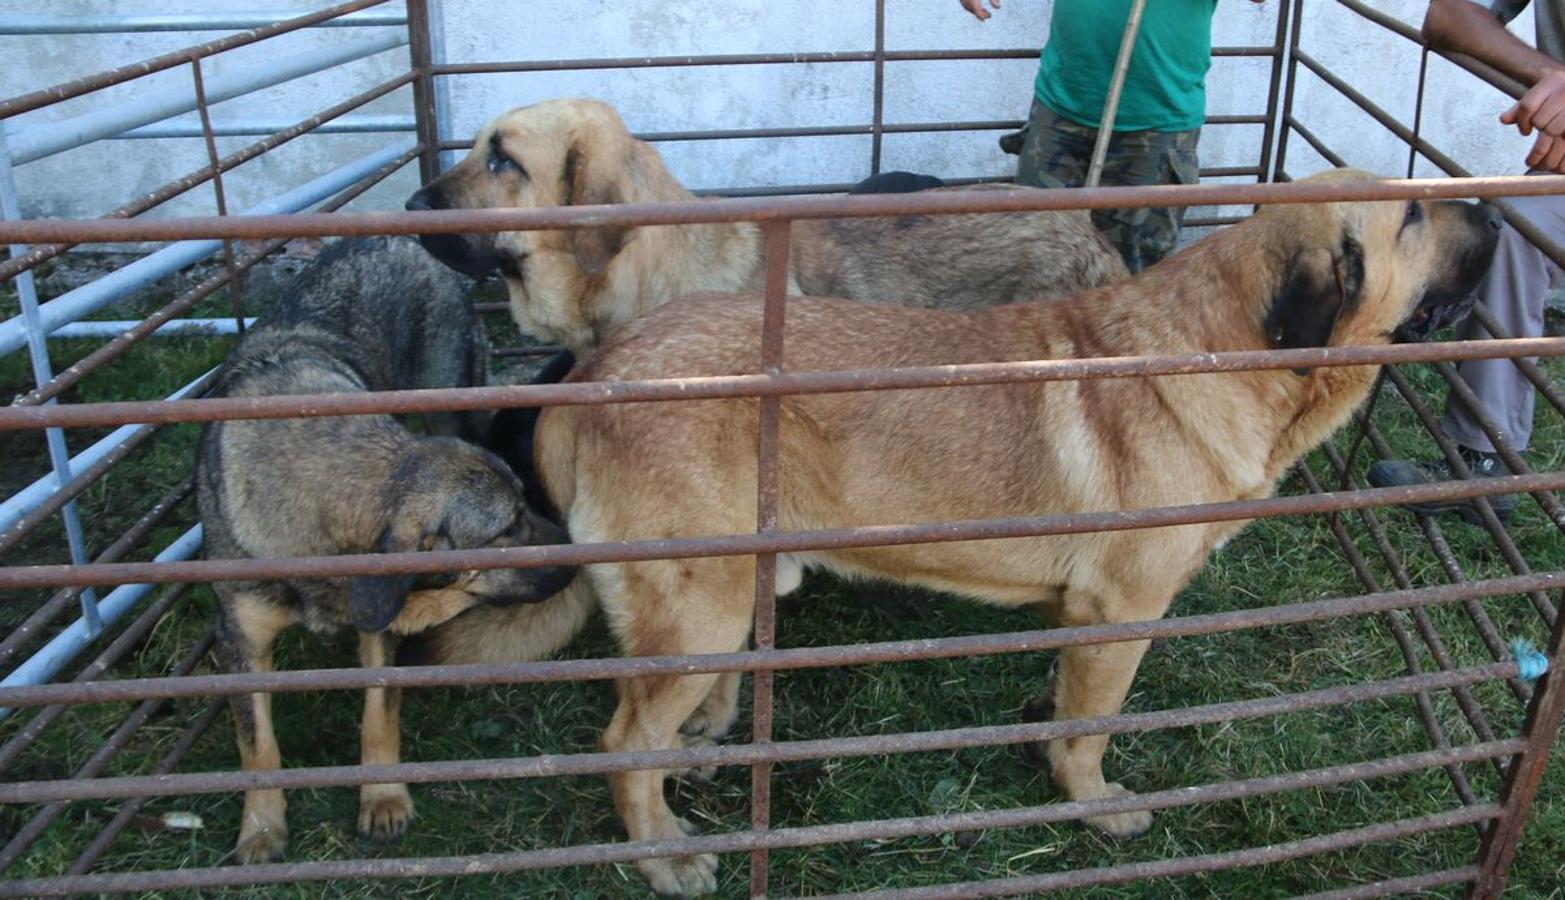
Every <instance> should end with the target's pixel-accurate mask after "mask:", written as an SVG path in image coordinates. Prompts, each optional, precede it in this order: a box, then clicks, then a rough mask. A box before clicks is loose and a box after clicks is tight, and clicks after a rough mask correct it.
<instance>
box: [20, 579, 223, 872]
mask: <svg viewBox="0 0 1565 900" xmlns="http://www.w3.org/2000/svg"><path fill="white" fill-rule="evenodd" d="M182 593H184V592H183V591H179V592H177V593H176V592H174V591H170V592H169V593H168V594H167V595H165V597H164V601H170V602H171V601H172V599H173V598H174V597H177V596H178V594H182ZM164 601H159V603H160V605H161V606H162V609H160V610H159V615H161V614H162V612H165V611H167V609H168V606H169V604H168V603H164ZM154 621H155V620H154ZM138 624H139V623H138ZM132 627H133V628H134V627H135V626H132ZM148 627H149V628H150V625H149V626H148ZM128 632H129V630H128V629H127V633H128ZM214 640H215V634H214V633H213V632H211V631H208V632H207V634H206V635H205V636H204V637H203V638H202V639H201V640H199V641H197V642H196V645H195V646H194V647H192V648H191V650H190V652H188V653H186V654H185V656H184V657H183V658H182V659H181V660H180V661H179V664H178V665H177V666H175V668H174V674H175V675H184V674H187V673H189V672H190V671H191V670H192V669H194V668H195V667H196V664H197V663H199V662H200V661H201V659H202V657H204V656H206V654H207V651H208V650H210V649H211V648H212V643H213V641H214ZM116 643H118V642H116ZM100 659H101V657H100ZM84 674H85V673H84ZM164 702H165V701H163V700H147V701H144V702H143V703H141V704H140V705H139V706H137V707H136V709H135V710H134V711H132V712H131V714H130V715H129V716H127V717H125V720H124V721H123V722H121V723H120V725H119V727H118V728H116V729H115V730H114V732H113V733H112V734H110V735H109V737H108V739H107V740H106V741H104V743H103V744H101V745H99V747H98V749H97V750H95V751H94V752H93V754H92V755H91V756H90V757H88V758H87V761H86V762H84V763H82V764H81V766H80V767H78V768H77V770H76V771H75V773H73V774H72V775H71V777H72V778H81V779H88V778H94V777H96V776H97V775H98V773H99V772H102V771H103V770H104V769H105V768H106V767H107V766H108V765H109V763H110V762H112V761H113V760H114V757H116V756H118V755H119V753H120V751H121V750H124V749H125V745H126V744H128V743H130V739H131V737H132V736H134V735H135V733H136V732H137V731H139V730H140V729H141V726H143V725H145V724H146V723H147V721H148V720H149V719H151V718H152V715H153V714H154V713H156V712H157V711H158V709H159V708H160V707H162V705H163V703H164ZM214 705H215V704H214ZM47 711H48V710H45V712H47ZM36 721H37V720H36V719H34V722H36ZM32 726H33V722H29V723H28V727H29V728H31V727H32ZM38 731H42V727H40V728H39V729H38ZM20 736H21V735H18V737H20ZM34 737H36V732H35V733H34ZM8 746H9V745H8ZM7 762H10V760H7ZM0 768H4V766H0ZM68 805H69V804H68V803H65V802H58V803H50V804H47V805H45V806H44V808H43V809H40V810H39V811H38V812H37V813H36V814H35V815H34V816H33V817H32V818H31V819H29V820H28V822H27V824H26V825H24V826H22V827H21V828H19V829H17V832H16V835H15V836H14V837H12V838H11V839H10V840H9V841H8V842H7V843H6V845H5V847H4V848H0V872H4V871H5V870H6V869H9V868H10V867H11V865H12V864H13V863H15V862H16V861H17V859H19V858H21V856H22V854H24V853H26V852H27V850H28V848H30V847H32V845H33V844H34V843H35V842H36V841H37V840H38V838H39V837H41V836H42V835H43V833H44V832H45V831H47V830H48V828H49V826H50V825H52V824H54V822H55V820H57V819H59V817H60V815H61V814H62V813H64V812H65V808H66V806H68Z"/></svg>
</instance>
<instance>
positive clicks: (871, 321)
mask: <svg viewBox="0 0 1565 900" xmlns="http://www.w3.org/2000/svg"><path fill="white" fill-rule="evenodd" d="M1325 177H1335V178H1343V179H1362V178H1367V177H1368V176H1365V175H1363V174H1361V173H1345V174H1334V175H1328V176H1325ZM1497 233H1498V218H1497V217H1496V216H1495V215H1494V214H1493V212H1492V211H1490V210H1488V209H1486V208H1483V207H1480V206H1473V205H1466V204H1461V203H1453V202H1441V203H1428V202H1424V201H1413V202H1389V201H1388V202H1373V203H1331V204H1319V205H1281V206H1272V207H1267V208H1264V209H1262V210H1261V211H1260V212H1258V213H1257V214H1256V215H1255V216H1253V217H1252V218H1250V219H1249V220H1247V221H1245V222H1243V223H1240V224H1238V225H1235V226H1233V227H1232V228H1229V229H1226V230H1223V231H1220V232H1218V233H1216V234H1214V235H1212V236H1210V237H1208V238H1207V239H1205V240H1204V241H1202V242H1200V243H1199V244H1197V245H1195V246H1193V247H1192V248H1190V249H1189V250H1187V251H1185V252H1183V253H1181V254H1179V255H1177V256H1174V257H1172V258H1170V259H1168V260H1166V261H1164V262H1163V263H1160V264H1159V265H1157V266H1154V267H1152V268H1151V269H1149V270H1147V271H1146V272H1144V273H1142V274H1141V275H1139V276H1137V277H1135V278H1133V279H1131V280H1128V281H1124V282H1120V283H1117V284H1113V285H1110V286H1108V287H1105V288H1099V289H1096V290H1091V291H1087V292H1084V293H1082V294H1079V295H1077V296H1075V297H1073V298H1069V299H1065V300H1058V301H1052V302H1047V303H1025V304H1015V305H1010V306H1001V307H994V308H989V309H980V310H973V311H967V312H948V311H939V310H921V309H905V308H899V307H893V306H875V305H869V304H861V303H853V302H849V301H844V300H836V299H828V298H807V297H806V298H796V299H790V300H789V302H788V308H787V336H786V352H787V367H788V369H789V370H791V371H815V370H834V369H849V368H868V367H882V366H907V365H930V364H961V363H979V362H991V361H995V360H1036V359H1079V358H1090V357H1117V356H1136V355H1160V354H1180V353H1192V352H1210V351H1238V350H1263V349H1268V348H1276V347H1313V346H1326V345H1339V344H1356V345H1363V344H1384V343H1387V342H1390V341H1392V340H1394V339H1395V338H1397V337H1403V338H1408V337H1420V336H1423V335H1424V334H1427V333H1428V331H1430V330H1432V329H1433V328H1435V327H1438V326H1440V325H1443V324H1447V323H1448V322H1449V321H1451V319H1452V317H1453V316H1455V315H1456V314H1458V312H1459V311H1460V310H1461V308H1462V307H1463V306H1464V305H1465V304H1466V303H1467V302H1468V301H1469V294H1470V292H1471V290H1472V288H1473V286H1474V285H1475V284H1476V283H1477V281H1478V279H1479V278H1480V277H1481V276H1482V275H1483V273H1484V271H1485V270H1486V269H1487V268H1488V266H1489V263H1490V260H1491V257H1492V256H1493V252H1494V246H1495V241H1496V236H1497ZM760 324H761V304H760V303H759V301H758V300H756V299H754V298H750V299H748V300H745V299H736V298H733V297H708V298H692V299H689V300H683V301H680V302H677V303H671V304H669V305H667V306H664V307H663V308H661V309H659V310H657V311H655V312H653V313H652V314H651V315H649V316H647V317H646V318H643V319H641V320H639V321H637V322H634V323H632V324H630V325H627V326H626V327H625V328H623V329H621V330H620V331H619V332H617V333H616V335H615V336H614V338H613V339H612V340H611V341H610V342H609V343H608V344H607V345H605V346H604V347H602V348H601V349H600V350H599V352H598V353H597V354H596V356H594V357H593V358H592V359H591V360H589V361H588V362H587V363H586V364H585V365H583V366H581V367H579V370H578V371H577V372H576V373H575V374H574V375H573V378H574V379H576V380H580V381H629V380H633V379H643V378H669V377H688V376H696V375H726V374H736V373H743V372H754V371H756V370H757V366H758V365H759V359H760V349H759V335H760ZM867 335H873V339H866V337H865V336H867ZM1375 375H1376V370H1375V367H1373V366H1360V367H1351V368H1323V369H1310V370H1299V371H1297V372H1296V371H1290V370H1286V369H1284V370H1271V371H1256V372H1237V373H1225V374H1206V375H1184V376H1174V377H1161V378H1116V379H1103V380H1082V381H1056V382H1045V383H1031V384H1003V385H983V386H969V387H952V388H938V389H928V390H905V391H889V392H886V391H882V392H860V393H845V394H821V395H814V396H798V397H787V398H784V399H783V400H782V403H781V412H782V416H781V432H780V438H781V452H780V463H779V464H780V467H781V468H780V473H781V501H780V508H779V528H780V529H781V530H789V531H792V530H802V529H816V528H840V527H844V526H854V525H878V524H888V523H909V522H930V521H939V520H956V519H977V518H985V517H995V516H1038V515H1050V514H1064V513H1083V512H1099V511H1111V510H1126V509H1144V508H1149V507H1160V506H1175V505H1183V504H1195V503H1212V502H1218V501H1232V500H1247V499H1255V498H1260V497H1266V496H1268V495H1270V494H1271V493H1272V491H1273V488H1274V485H1275V484H1276V482H1277V481H1278V479H1279V478H1280V477H1281V476H1282V475H1283V474H1284V473H1285V472H1286V471H1287V470H1288V468H1289V467H1290V466H1291V465H1292V464H1293V463H1294V462H1295V461H1296V460H1298V459H1299V458H1300V457H1301V456H1302V455H1303V454H1305V453H1306V452H1308V451H1309V450H1311V449H1312V448H1314V447H1315V446H1316V445H1318V444H1319V443H1321V442H1322V441H1323V440H1325V439H1326V438H1327V437H1328V436H1330V435H1331V434H1332V432H1334V431H1335V430H1336V429H1337V428H1338V427H1339V426H1341V425H1342V424H1343V423H1344V422H1346V421H1347V419H1348V417H1349V415H1350V414H1351V413H1352V411H1353V410H1354V409H1355V408H1356V407H1357V406H1359V405H1360V404H1361V403H1362V402H1363V401H1364V400H1365V398H1366V396H1367V395H1368V392H1369V389H1370V386H1371V384H1372V383H1373V381H1374V378H1375ZM756 423H757V401H755V400H703V401H688V402H677V403H661V404H654V403H634V404H624V405H612V406H581V407H555V408H552V409H549V410H546V411H545V412H544V414H543V416H542V419H541V420H540V422H539V426H538V427H539V430H538V437H537V450H538V462H539V470H540V475H541V476H542V478H543V481H544V486H545V488H546V489H547V491H548V492H549V494H550V495H551V497H552V499H553V501H554V503H555V504H556V505H557V506H558V508H559V509H560V510H561V511H562V512H563V513H564V514H565V519H566V524H567V527H568V528H569V530H570V532H571V536H572V539H573V540H575V541H578V542H590V541H618V540H638V539H649V538H675V537H693V536H700V535H718V534H728V533H743V532H750V531H753V530H754V528H755V522H756V507H755V497H756V432H757V425H756ZM1241 527H1243V523H1242V522H1214V523H1210V524H1198V525H1187V526H1179V527H1168V528H1156V529H1145V530H1135V531H1119V532H1109V533H1094V534H1072V535H1054V536H1045V537H1032V538H1015V539H1005V540H992V541H971V542H962V543H946V544H927V545H914V546H899V547H880V548H872V549H851V550H821V551H814V552H810V553H802V554H790V555H783V556H780V557H779V558H778V575H777V590H778V593H780V594H781V593H786V592H788V591H789V590H791V589H793V588H794V587H796V586H797V585H798V583H799V581H800V577H801V574H802V572H803V570H804V569H805V568H808V567H819V568H826V569H831V570H833V571H836V572H841V573H845V574H848V575H852V576H863V577H872V578H881V579H887V580H890V581H896V582H902V583H908V584H916V585H922V586H925V587H929V588H934V589H937V590H941V591H949V592H951V593H955V594H961V595H965V596H968V597H972V598H974V599H977V600H981V601H984V602H988V603H993V604H999V605H1003V606H1033V605H1041V606H1042V607H1043V608H1044V610H1045V611H1046V613H1047V614H1048V617H1049V619H1050V621H1051V622H1052V623H1054V624H1056V625H1058V626H1078V625H1092V624H1100V623H1111V622H1130V621H1140V620H1149V619H1156V618H1158V617H1160V616H1162V615H1163V613H1164V611H1165V610H1167V608H1168V606H1169V603H1170V602H1171V601H1172V599H1173V598H1174V595H1175V594H1176V593H1177V592H1178V591H1179V590H1180V589H1182V588H1183V587H1184V585H1185V584H1186V582H1187V581H1188V580H1189V579H1190V577H1191V576H1192V575H1193V574H1194V573H1195V572H1196V571H1197V570H1198V569H1199V568H1200V567H1201V565H1202V564H1203V562H1204V561H1205V560H1206V558H1207V555H1208V554H1209V553H1211V551H1212V550H1213V549H1214V548H1215V547H1217V546H1218V545H1219V544H1221V543H1222V542H1223V541H1225V540H1227V539H1228V538H1229V537H1231V536H1232V535H1233V534H1234V533H1235V532H1236V531H1238V530H1239V529H1240V528H1241ZM754 574H755V563H754V560H753V558H751V557H727V558H705V559H684V560H667V561H655V562H635V563H608V564H602V565H594V566H589V567H587V569H586V576H585V577H578V578H577V580H576V582H575V583H574V585H573V587H572V589H571V590H569V591H567V592H565V593H564V594H562V595H561V596H560V597H558V598H556V599H554V600H550V601H548V602H546V603H544V604H540V605H538V606H534V607H526V608H517V609H514V610H501V609H476V610H473V611H471V612H469V613H465V614H463V615H462V616H459V617H457V618H456V619H453V620H452V621H451V622H449V623H446V624H445V625H444V626H441V627H440V628H437V629H436V630H434V631H432V632H429V633H428V636H429V637H430V640H428V641H426V642H425V643H424V644H423V648H424V650H425V652H426V653H427V656H426V658H428V659H432V660H434V661H441V662H455V661H472V660H482V659H507V658H511V659H514V658H516V655H517V654H518V653H528V654H531V653H538V652H544V651H547V650H549V649H551V648H550V647H549V646H548V643H549V642H552V641H556V640H558V639H559V637H560V634H561V632H562V623H569V622H570V621H572V619H573V617H575V618H579V617H580V615H581V610H582V609H583V608H585V606H584V605H585V604H587V603H589V602H590V600H589V599H587V592H588V591H589V590H590V592H591V594H594V595H596V597H597V598H598V601H599V602H601V603H602V605H603V607H604V609H605V610H606V612H607V614H608V620H609V622H610V624H611V625H612V627H613V629H614V631H615V632H616V634H617V635H618V637H619V640H620V642H621V645H622V647H623V650H624V652H625V653H627V654H632V655H653V654H682V653H722V652H730V651H735V650H738V649H740V648H742V647H743V646H744V644H745V641H746V638H747V636H748V635H749V631H750V625H751V617H752V607H753V603H754ZM1146 647H1147V642H1145V641H1133V642H1122V643H1116V644H1106V645H1095V646H1081V647H1069V648H1066V649H1064V650H1061V651H1060V654H1059V660H1058V665H1057V669H1056V676H1055V680H1054V684H1053V689H1052V697H1053V701H1054V709H1055V713H1054V715H1055V718H1056V719H1074V718H1085V717H1092V716H1104V715H1111V714H1113V713H1116V712H1118V711H1119V709H1120V705H1121V704H1122V703H1123V701H1124V698H1125V695H1126V692H1127V690H1128V689H1129V687H1130V683H1131V678H1132V676H1133V675H1134V674H1135V671H1136V667H1137V665H1138V664H1139V663H1140V660H1141V656H1142V653H1143V652H1144V651H1145V650H1146ZM734 683H735V679H734V678H732V677H731V676H718V675H688V676H673V675H670V676H661V677H645V678H638V679H629V680H625V681H623V682H621V683H620V684H619V686H618V689H619V708H618V710H617V711H616V713H615V715H614V718H613V721H612V722H610V724H609V726H608V728H607V730H606V731H605V732H604V734H603V739H602V746H603V749H605V750H609V751H632V750H658V749H664V748H670V747H675V746H678V744H679V742H680V726H681V725H682V724H684V725H685V726H686V727H687V729H690V730H699V731H702V732H705V733H706V734H708V735H711V736H716V735H720V734H721V733H722V732H723V731H724V730H725V729H727V728H728V726H729V725H730V724H731V723H732V722H733V720H734V715H735V712H734V704H733V700H734V697H735V693H736V692H735V690H734ZM1107 746H1108V738H1107V737H1106V736H1101V735H1100V736H1089V737H1078V738H1069V739H1060V740H1056V741H1053V742H1051V743H1050V744H1049V747H1048V757H1049V761H1050V763H1051V769H1052V774H1053V778H1054V780H1055V782H1056V783H1057V784H1058V785H1059V787H1060V789H1061V790H1062V791H1063V792H1064V793H1065V795H1066V796H1068V797H1069V798H1070V799H1072V800H1094V799H1098V798H1103V797H1112V796H1117V795H1122V794H1125V793H1127V791H1126V789H1125V788H1123V787H1121V786H1120V785H1119V784H1115V783H1112V782H1109V781H1107V780H1106V779H1105V778H1104V775H1103V771H1102V759H1103V753H1104V750H1105V749H1106V748H1107ZM665 774H666V773H665V772H662V771H644V772H622V773H615V774H613V775H610V776H609V783H610V786H611V788H612V792H613V796H614V803H615V805H616V807H617V808H618V811H619V814H620V817H621V818H622V819H623V820H624V822H625V827H626V831H627V832H628V834H629V837H630V838H631V839H632V840H649V839H657V838H672V837H678V836H680V835H682V834H684V833H685V832H686V830H687V826H686V824H685V823H684V822H683V821H682V820H680V819H679V818H676V817H675V816H674V814H673V813H672V812H671V811H670V810H669V808H668V805H667V804H666V803H665V802H664V797H663V779H664V776H665ZM1151 820H1152V816H1151V814H1150V813H1148V812H1132V813H1121V814H1112V815H1104V816H1099V817H1095V818H1093V819H1091V820H1089V821H1090V823H1091V824H1093V825H1095V826H1097V827H1099V828H1102V829H1104V830H1105V831H1108V832H1109V833H1111V834H1114V835H1116V836H1121V837H1128V836H1132V835H1135V834H1139V833H1140V832H1142V831H1145V830H1146V829H1147V828H1148V827H1149V826H1150V824H1151ZM637 866H638V867H639V868H640V869H641V871H642V873H643V874H644V875H646V877H647V878H648V880H649V881H650V882H651V885H652V887H653V888H654V889H655V890H657V891H659V892H660V893H666V894H700V893H705V892H707V891H711V890H713V889H714V888H715V886H716V877H715V873H716V868H717V861H716V858H715V857H713V856H710V855H699V856H687V857H679V858H672V859H655V860H646V861H643V862H639V863H637Z"/></svg>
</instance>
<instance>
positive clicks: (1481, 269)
mask: <svg viewBox="0 0 1565 900" xmlns="http://www.w3.org/2000/svg"><path fill="white" fill-rule="evenodd" d="M1459 205H1461V206H1462V207H1463V215H1464V216H1465V217H1466V219H1467V220H1468V223H1469V224H1470V225H1471V227H1472V234H1473V235H1474V237H1473V240H1472V242H1471V243H1470V244H1469V245H1468V247H1467V249H1466V250H1465V251H1463V253H1462V255H1461V258H1460V259H1459V260H1457V263H1456V267H1455V268H1456V271H1455V272H1454V273H1453V275H1452V276H1451V277H1450V278H1449V279H1448V280H1446V281H1445V282H1443V283H1441V284H1437V285H1434V286H1433V287H1431V288H1430V289H1429V290H1428V291H1425V292H1424V297H1423V299H1422V300H1420V301H1419V302H1418V306H1417V307H1415V308H1414V309H1413V314H1412V315H1411V316H1409V317H1408V319H1407V321H1405V322H1403V323H1402V324H1401V325H1399V326H1397V330H1396V332H1395V335H1394V337H1395V338H1396V341H1397V342H1398V343H1411V342H1413V341H1422V340H1425V339H1427V338H1428V337H1429V336H1430V335H1431V334H1434V333H1435V332H1437V331H1439V330H1440V329H1442V328H1445V327H1447V326H1450V325H1455V324H1457V323H1458V322H1460V321H1462V320H1463V319H1465V318H1467V315H1468V313H1470V312H1472V311H1473V304H1474V303H1476V302H1477V298H1476V297H1474V296H1473V291H1474V290H1475V289H1476V288H1477V287H1478V282H1479V281H1481V280H1483V277H1484V274H1485V273H1487V272H1488V271H1489V265H1490V264H1491V263H1493V262H1494V249H1495V247H1496V245H1498V243H1499V240H1500V225H1501V223H1502V221H1503V220H1502V218H1501V216H1500V212H1499V210H1497V209H1495V208H1494V207H1492V206H1490V205H1489V204H1487V203H1476V204H1473V203H1463V204H1459Z"/></svg>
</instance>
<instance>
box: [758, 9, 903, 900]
mask: <svg viewBox="0 0 1565 900" xmlns="http://www.w3.org/2000/svg"><path fill="white" fill-rule="evenodd" d="M876 2H877V8H878V9H879V10H880V12H879V14H880V15H884V12H885V10H884V5H883V4H884V2H885V0H876ZM791 230H792V229H791V228H790V223H788V222H769V223H767V224H765V225H763V226H761V237H762V241H763V244H762V251H763V253H764V263H763V265H764V272H765V293H764V300H763V303H764V306H763V308H762V314H761V372H762V373H763V374H765V375H769V376H775V375H781V374H782V371H783V364H784V358H785V357H784V345H783V323H784V320H785V317H786V315H787V312H786V311H787V300H788V296H787V292H788V240H789V233H790V231H791ZM780 404H781V401H780V400H779V399H778V398H776V397H762V398H761V399H760V402H759V404H758V410H759V423H760V432H759V436H758V440H757V446H758V450H757V453H756V505H755V508H756V523H755V532H756V534H757V535H771V534H775V533H776V532H777V503H778V491H779V485H778V471H777V469H778V453H779V451H778V430H779V425H778V422H779V416H780V415H781V413H780ZM754 636H755V637H754V639H755V649H757V650H760V651H766V650H773V649H775V648H776V645H777V640H776V637H777V554H775V553H760V554H757V555H756V557H755V626H754ZM752 677H753V678H754V708H753V710H752V711H751V715H750V721H751V725H750V728H751V733H752V737H751V740H752V742H754V743H755V744H758V745H768V744H770V743H771V742H772V704H773V700H774V694H773V675H772V673H771V672H770V671H768V670H765V669H756V670H754V673H753V676H752ZM771 778H772V767H771V765H770V764H769V763H765V762H758V763H756V764H755V765H754V766H752V767H751V769H750V828H751V830H753V831H756V832H765V831H767V830H769V829H770V828H771V823H772V781H771ZM769 871H770V858H769V857H768V855H767V851H766V849H765V848H759V849H756V850H754V851H752V852H751V853H750V896H751V897H755V898H760V897H765V896H766V882H767V874H768V872H769Z"/></svg>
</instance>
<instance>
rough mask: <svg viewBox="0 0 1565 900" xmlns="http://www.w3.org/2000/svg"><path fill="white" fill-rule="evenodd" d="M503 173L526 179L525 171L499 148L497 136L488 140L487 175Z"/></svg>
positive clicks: (498, 137)
mask: <svg viewBox="0 0 1565 900" xmlns="http://www.w3.org/2000/svg"><path fill="white" fill-rule="evenodd" d="M505 171H512V172H515V173H516V174H518V175H520V176H522V177H523V178H526V177H527V170H526V169H524V168H522V164H521V163H519V162H517V161H516V160H514V159H512V158H511V157H510V156H509V155H507V154H506V152H505V149H504V148H502V147H501V146H500V136H499V135H498V134H497V135H495V136H494V137H491V138H490V139H489V174H491V175H499V174H500V173H502V172H505Z"/></svg>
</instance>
